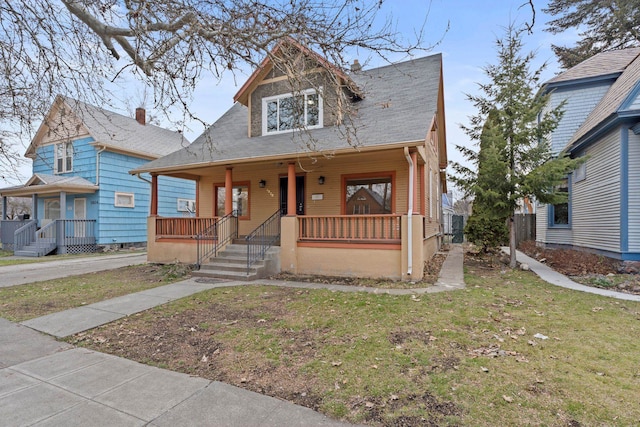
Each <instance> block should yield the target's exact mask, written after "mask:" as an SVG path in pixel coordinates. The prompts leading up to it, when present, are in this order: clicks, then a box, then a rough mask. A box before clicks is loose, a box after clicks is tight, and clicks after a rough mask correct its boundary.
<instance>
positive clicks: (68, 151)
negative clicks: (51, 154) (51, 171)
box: [55, 142, 73, 173]
mask: <svg viewBox="0 0 640 427" xmlns="http://www.w3.org/2000/svg"><path fill="white" fill-rule="evenodd" d="M55 158H56V159H55V162H56V163H55V165H56V170H55V172H56V173H64V172H71V171H72V170H73V144H72V143H71V142H61V143H59V144H56V146H55Z"/></svg>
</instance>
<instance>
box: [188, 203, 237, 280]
mask: <svg viewBox="0 0 640 427" xmlns="http://www.w3.org/2000/svg"><path fill="white" fill-rule="evenodd" d="M192 219H197V218H192ZM206 219H209V218H206ZM237 237H238V212H237V211H233V212H231V213H230V214H228V215H225V216H223V217H219V218H215V220H214V221H213V223H212V224H211V225H210V226H209V227H208V228H206V229H204V230H202V231H201V232H200V233H198V234H196V236H195V238H196V241H197V255H196V257H197V260H196V266H197V267H198V268H200V266H201V265H202V263H203V262H204V261H205V260H206V259H208V258H210V257H212V256H213V257H215V256H217V255H218V251H219V250H220V248H222V247H223V246H224V245H226V244H227V243H229V242H230V241H231V240H233V239H235V238H237Z"/></svg>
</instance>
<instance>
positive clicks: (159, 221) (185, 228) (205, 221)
mask: <svg viewBox="0 0 640 427" xmlns="http://www.w3.org/2000/svg"><path fill="white" fill-rule="evenodd" d="M218 219H219V218H218V217H215V218H193V217H185V218H163V217H157V218H156V239H157V238H174V239H195V238H196V237H197V236H199V235H201V234H203V233H205V232H206V230H209V229H211V227H213V225H214V224H215V223H216V221H217V220H218Z"/></svg>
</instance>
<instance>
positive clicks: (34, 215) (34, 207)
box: [31, 194, 38, 219]
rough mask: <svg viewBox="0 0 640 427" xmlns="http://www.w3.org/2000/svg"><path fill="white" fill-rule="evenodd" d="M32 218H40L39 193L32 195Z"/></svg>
mask: <svg viewBox="0 0 640 427" xmlns="http://www.w3.org/2000/svg"><path fill="white" fill-rule="evenodd" d="M31 219H38V195H37V194H32V195H31Z"/></svg>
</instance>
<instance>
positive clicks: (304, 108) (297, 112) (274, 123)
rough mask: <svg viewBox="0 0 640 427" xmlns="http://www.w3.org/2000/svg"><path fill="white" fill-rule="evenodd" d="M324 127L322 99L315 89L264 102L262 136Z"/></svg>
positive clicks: (272, 97)
mask: <svg viewBox="0 0 640 427" xmlns="http://www.w3.org/2000/svg"><path fill="white" fill-rule="evenodd" d="M320 127H322V97H321V96H319V95H318V93H317V92H316V91H315V89H310V90H305V91H303V92H301V93H300V94H296V95H293V94H290V93H289V94H286V95H278V96H271V97H268V98H264V99H263V100H262V134H263V135H266V134H268V133H278V132H288V131H292V130H295V129H300V128H307V129H313V128H320Z"/></svg>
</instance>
